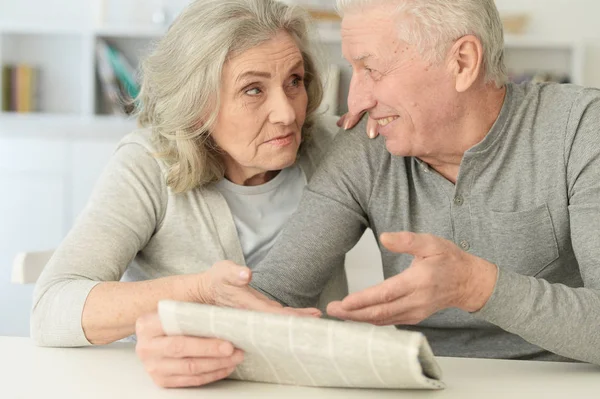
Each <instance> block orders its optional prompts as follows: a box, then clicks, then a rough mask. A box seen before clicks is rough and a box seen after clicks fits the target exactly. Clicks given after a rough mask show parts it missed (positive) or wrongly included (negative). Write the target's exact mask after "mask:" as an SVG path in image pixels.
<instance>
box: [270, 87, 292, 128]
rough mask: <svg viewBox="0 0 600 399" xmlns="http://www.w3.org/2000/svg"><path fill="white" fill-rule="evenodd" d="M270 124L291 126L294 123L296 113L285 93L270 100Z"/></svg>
mask: <svg viewBox="0 0 600 399" xmlns="http://www.w3.org/2000/svg"><path fill="white" fill-rule="evenodd" d="M271 103H272V105H271V114H270V122H271V123H273V124H282V125H285V126H287V125H291V124H292V123H294V122H295V121H296V111H295V110H294V107H293V105H292V99H290V98H289V97H288V96H287V95H285V93H281V94H278V95H277V96H275V97H274V98H273V99H272V102H271Z"/></svg>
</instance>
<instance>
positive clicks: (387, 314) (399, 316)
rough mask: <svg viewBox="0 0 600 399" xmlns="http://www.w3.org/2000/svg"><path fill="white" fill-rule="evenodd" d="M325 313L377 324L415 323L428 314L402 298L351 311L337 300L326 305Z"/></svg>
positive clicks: (340, 317)
mask: <svg viewBox="0 0 600 399" xmlns="http://www.w3.org/2000/svg"><path fill="white" fill-rule="evenodd" d="M327 314H329V315H331V316H333V317H337V318H339V319H342V320H351V321H357V322H362V323H370V324H374V325H377V326H389V325H395V324H404V325H411V324H417V323H420V322H421V321H423V320H424V319H425V318H427V317H428V316H429V315H428V314H426V313H424V312H423V311H422V310H420V308H419V307H418V306H415V304H412V303H410V302H409V301H406V300H404V299H400V300H397V301H394V302H391V303H386V304H380V305H375V306H369V307H366V308H362V309H358V310H351V311H348V310H345V309H344V308H343V306H342V303H341V302H339V301H338V302H331V303H330V304H329V306H328V307H327Z"/></svg>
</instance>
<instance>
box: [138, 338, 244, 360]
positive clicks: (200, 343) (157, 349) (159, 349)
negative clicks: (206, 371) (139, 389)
mask: <svg viewBox="0 0 600 399" xmlns="http://www.w3.org/2000/svg"><path fill="white" fill-rule="evenodd" d="M135 349H136V353H137V354H138V356H139V357H140V358H142V359H149V358H159V357H166V358H182V357H229V356H232V355H233V354H234V352H235V349H234V347H233V345H232V344H231V343H230V342H227V341H223V340H220V339H215V338H199V337H191V336H183V335H178V336H162V337H156V338H152V339H148V338H147V337H141V338H140V337H138V341H137V344H136V348H135Z"/></svg>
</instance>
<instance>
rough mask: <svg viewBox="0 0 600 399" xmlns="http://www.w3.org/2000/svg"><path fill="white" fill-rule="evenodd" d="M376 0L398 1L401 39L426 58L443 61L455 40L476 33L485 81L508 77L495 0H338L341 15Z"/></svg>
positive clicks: (382, 1) (383, 1) (499, 83)
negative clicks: (481, 48) (481, 51)
mask: <svg viewBox="0 0 600 399" xmlns="http://www.w3.org/2000/svg"><path fill="white" fill-rule="evenodd" d="M377 4H397V12H398V16H401V17H407V18H406V19H405V20H402V21H401V23H400V24H399V27H398V32H399V35H400V39H402V40H404V41H406V42H407V43H410V44H412V45H414V46H416V47H417V49H418V50H419V52H420V53H421V54H422V55H423V57H424V58H425V59H427V60H428V61H431V62H436V63H439V62H442V61H443V60H444V58H445V57H446V54H447V52H448V50H449V49H450V47H451V45H452V43H453V41H455V40H457V39H459V38H460V37H462V36H465V35H474V36H476V37H477V38H478V39H479V40H480V41H481V44H482V46H483V51H484V55H483V63H484V69H485V80H486V82H493V83H495V84H496V86H498V87H501V86H502V85H504V84H505V83H506V81H507V80H508V77H507V76H508V73H507V70H506V65H505V62H504V32H503V29H502V20H501V19H500V14H499V13H498V9H497V8H496V4H495V3H494V0H337V8H338V11H339V12H340V14H341V15H343V14H344V13H345V12H347V11H351V10H352V9H356V8H362V7H371V6H374V5H377Z"/></svg>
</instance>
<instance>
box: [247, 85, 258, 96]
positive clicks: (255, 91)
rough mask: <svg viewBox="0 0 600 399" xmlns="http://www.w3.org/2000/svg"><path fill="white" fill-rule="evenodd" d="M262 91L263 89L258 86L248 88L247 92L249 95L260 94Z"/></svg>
mask: <svg viewBox="0 0 600 399" xmlns="http://www.w3.org/2000/svg"><path fill="white" fill-rule="evenodd" d="M260 93H262V91H261V90H260V89H259V88H258V87H255V88H253V89H250V90H246V94H248V95H249V96H258V95H259V94H260Z"/></svg>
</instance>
